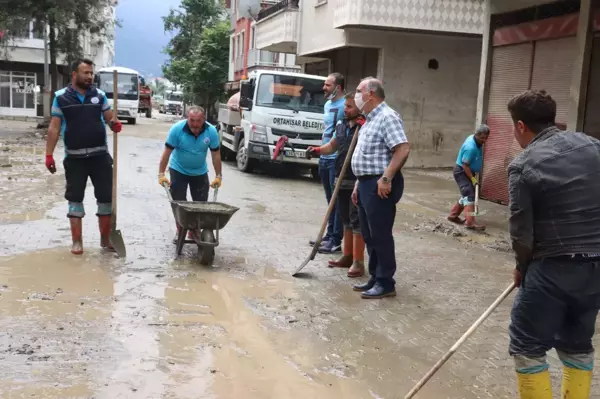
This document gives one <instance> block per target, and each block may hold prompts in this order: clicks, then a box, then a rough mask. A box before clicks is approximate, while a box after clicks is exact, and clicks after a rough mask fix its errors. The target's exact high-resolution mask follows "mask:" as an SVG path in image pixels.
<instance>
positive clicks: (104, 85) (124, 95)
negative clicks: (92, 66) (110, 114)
mask: <svg viewBox="0 0 600 399" xmlns="http://www.w3.org/2000/svg"><path fill="white" fill-rule="evenodd" d="M96 76H97V78H96V79H97V80H98V81H97V82H96V83H97V85H98V87H99V88H100V90H102V91H103V92H105V93H106V97H107V98H113V74H112V73H111V72H100V73H99V74H97V75H96ZM117 90H118V91H119V99H120V100H134V101H135V100H138V99H139V78H138V76H137V75H131V74H121V73H120V74H119V75H118V82H117Z"/></svg>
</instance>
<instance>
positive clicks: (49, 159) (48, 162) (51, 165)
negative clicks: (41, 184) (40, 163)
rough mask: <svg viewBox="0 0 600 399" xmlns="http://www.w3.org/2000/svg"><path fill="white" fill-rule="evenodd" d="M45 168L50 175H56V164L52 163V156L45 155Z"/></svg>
mask: <svg viewBox="0 0 600 399" xmlns="http://www.w3.org/2000/svg"><path fill="white" fill-rule="evenodd" d="M46 168H47V169H48V170H49V171H50V173H52V174H54V173H56V163H55V162H54V157H53V156H52V155H46Z"/></svg>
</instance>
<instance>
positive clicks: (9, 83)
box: [0, 70, 40, 117]
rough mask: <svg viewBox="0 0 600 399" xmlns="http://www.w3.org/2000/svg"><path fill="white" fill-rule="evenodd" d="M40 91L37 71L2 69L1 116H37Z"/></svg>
mask: <svg viewBox="0 0 600 399" xmlns="http://www.w3.org/2000/svg"><path fill="white" fill-rule="evenodd" d="M39 92H40V89H39V87H38V82H37V76H36V74H35V73H33V72H19V71H2V70H0V116H29V117H34V116H37V115H38V111H37V108H38V106H37V105H38V95H39Z"/></svg>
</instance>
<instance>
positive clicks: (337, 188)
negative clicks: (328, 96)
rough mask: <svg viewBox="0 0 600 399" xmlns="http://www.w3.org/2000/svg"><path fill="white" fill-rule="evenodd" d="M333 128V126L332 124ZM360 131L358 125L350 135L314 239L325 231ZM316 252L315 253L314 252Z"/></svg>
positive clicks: (321, 236)
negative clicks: (321, 221) (340, 167)
mask: <svg viewBox="0 0 600 399" xmlns="http://www.w3.org/2000/svg"><path fill="white" fill-rule="evenodd" d="M334 128H335V126H334ZM359 133H360V126H358V128H357V129H356V132H355V133H354V136H352V141H351V142H350V148H349V149H348V153H347V154H346V159H344V164H343V165H342V170H341V171H340V175H339V176H338V181H337V182H336V184H335V188H334V189H333V194H331V200H330V201H329V207H327V212H326V213H325V219H324V220H323V224H322V225H321V231H319V236H318V237H317V240H315V241H321V239H322V238H323V234H324V233H325V229H326V228H327V221H328V220H329V216H330V215H331V212H333V208H335V205H336V203H335V202H336V200H337V197H338V193H339V192H340V188H341V186H342V180H343V179H344V177H345V176H346V172H347V171H348V168H349V167H350V163H351V162H352V154H353V153H354V148H355V147H356V143H357V142H358V134H359ZM315 248H317V249H318V248H319V247H318V245H317V244H315ZM315 254H316V253H315Z"/></svg>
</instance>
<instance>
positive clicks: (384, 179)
mask: <svg viewBox="0 0 600 399" xmlns="http://www.w3.org/2000/svg"><path fill="white" fill-rule="evenodd" d="M381 181H383V182H384V183H385V184H387V183H390V182H391V180H390V179H388V177H387V176H382V177H381Z"/></svg>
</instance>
